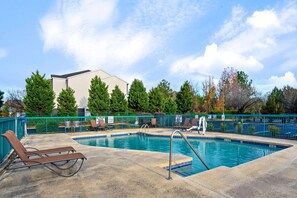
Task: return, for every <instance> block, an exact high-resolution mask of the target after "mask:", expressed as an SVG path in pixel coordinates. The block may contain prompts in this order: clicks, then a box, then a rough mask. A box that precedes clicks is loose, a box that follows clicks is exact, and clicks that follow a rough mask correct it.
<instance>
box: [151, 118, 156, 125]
mask: <svg viewBox="0 0 297 198" xmlns="http://www.w3.org/2000/svg"><path fill="white" fill-rule="evenodd" d="M153 126H154V127H156V126H157V120H156V118H152V120H151V127H153Z"/></svg>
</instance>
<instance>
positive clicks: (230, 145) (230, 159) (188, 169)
mask: <svg viewBox="0 0 297 198" xmlns="http://www.w3.org/2000/svg"><path fill="white" fill-rule="evenodd" d="M75 140H76V141H77V142H78V143H80V144H83V145H88V146H100V147H111V148H119V149H132V150H145V151H157V152H165V153H169V149H170V148H169V147H170V145H169V143H170V138H169V137H164V136H153V135H146V134H133V135H128V134H126V135H120V136H119V135H114V136H111V137H108V138H107V137H105V136H104V137H90V138H75ZM188 140H189V142H190V143H191V144H192V146H193V147H194V148H195V149H196V150H197V152H198V153H199V155H200V156H201V157H202V159H203V160H204V161H205V162H206V164H207V165H208V166H209V167H210V168H211V169H212V168H216V167H219V166H227V167H234V166H237V165H239V164H243V163H245V162H249V161H251V160H255V159H257V158H260V157H263V156H266V155H269V154H271V153H273V152H276V151H279V150H282V149H284V148H286V147H284V146H276V145H268V144H261V143H253V142H243V141H238V140H230V139H221V138H205V137H195V138H194V137H188ZM173 153H181V154H184V155H187V156H190V157H192V158H193V161H192V162H191V163H188V164H183V166H182V167H178V168H174V169H173V171H174V172H176V173H178V174H180V175H183V176H188V175H192V174H196V173H199V172H203V171H205V170H206V168H205V167H204V166H203V164H202V163H201V162H200V161H199V159H197V157H196V156H195V154H194V153H193V151H192V150H191V149H190V148H189V146H188V145H187V144H186V142H185V141H184V140H183V139H181V138H174V140H173Z"/></svg>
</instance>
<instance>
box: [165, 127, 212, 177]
mask: <svg viewBox="0 0 297 198" xmlns="http://www.w3.org/2000/svg"><path fill="white" fill-rule="evenodd" d="M175 133H179V134H180V135H181V136H182V137H183V139H184V140H185V141H186V143H187V144H188V145H189V147H190V148H191V149H192V151H193V152H194V153H195V155H196V156H197V157H198V158H199V159H200V161H201V162H202V164H203V165H204V166H205V167H206V169H207V170H209V167H208V166H207V165H206V163H205V162H204V161H203V159H202V158H201V157H200V155H199V154H198V153H197V151H196V150H195V149H194V147H193V146H192V145H191V144H190V142H189V141H188V140H187V138H186V137H185V135H184V134H182V133H181V131H180V130H175V131H173V132H172V134H171V136H170V153H169V175H168V178H167V179H168V180H172V177H171V164H172V140H173V136H174V134H175Z"/></svg>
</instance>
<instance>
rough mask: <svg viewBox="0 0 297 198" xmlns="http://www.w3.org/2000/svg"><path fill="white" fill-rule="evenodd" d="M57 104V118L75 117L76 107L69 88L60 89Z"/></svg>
mask: <svg viewBox="0 0 297 198" xmlns="http://www.w3.org/2000/svg"><path fill="white" fill-rule="evenodd" d="M57 102H58V115H59V116H77V105H76V101H75V97H74V90H73V89H71V88H70V87H68V88H66V89H62V91H61V93H60V94H59V97H58V98H57Z"/></svg>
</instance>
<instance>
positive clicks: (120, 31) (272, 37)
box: [0, 0, 297, 92]
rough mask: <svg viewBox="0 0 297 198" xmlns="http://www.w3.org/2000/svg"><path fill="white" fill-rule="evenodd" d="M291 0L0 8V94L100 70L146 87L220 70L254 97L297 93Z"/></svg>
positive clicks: (103, 1)
mask: <svg viewBox="0 0 297 198" xmlns="http://www.w3.org/2000/svg"><path fill="white" fill-rule="evenodd" d="M296 56H297V1H280V0H279V1H274V0H261V1H256V0H255V1H247V0H243V1H235V0H228V1H221V0H209V1H208V0H133V1H132V0H57V1H55V0H48V1H40V0H26V1H16V0H10V1H0V69H1V77H0V90H2V91H7V90H10V89H24V88H25V79H26V78H28V77H30V76H31V73H32V72H35V71H36V70H39V71H40V73H42V74H45V75H46V77H48V78H49V77H50V75H51V74H66V73H71V72H76V71H81V70H85V69H91V70H96V69H103V70H105V71H106V72H108V73H110V74H113V75H118V76H119V77H121V78H123V79H124V80H126V81H127V82H129V83H131V82H132V81H133V79H134V78H138V79H141V80H142V81H143V82H144V85H145V86H146V87H147V89H150V88H151V87H154V86H156V85H157V84H158V83H159V82H160V81H161V80H162V79H166V80H167V81H169V82H170V84H171V86H172V88H173V89H174V90H179V88H180V86H181V85H182V83H183V82H184V81H186V80H189V81H190V82H191V83H192V84H194V85H197V86H199V85H200V87H202V86H201V82H202V81H204V80H205V78H206V77H207V76H209V75H211V76H213V77H214V79H215V80H216V81H217V80H218V79H219V78H220V75H221V73H222V71H223V69H224V68H225V67H234V68H236V69H238V70H242V71H244V72H245V73H247V74H248V75H249V77H250V79H252V80H253V83H254V85H255V86H256V88H257V89H258V90H259V91H261V92H267V91H270V90H271V89H272V88H273V87H274V86H278V87H280V88H281V87H283V86H284V85H287V84H288V85H291V86H293V87H295V88H296V87H297V80H296V79H297V74H296V73H297V58H296Z"/></svg>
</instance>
